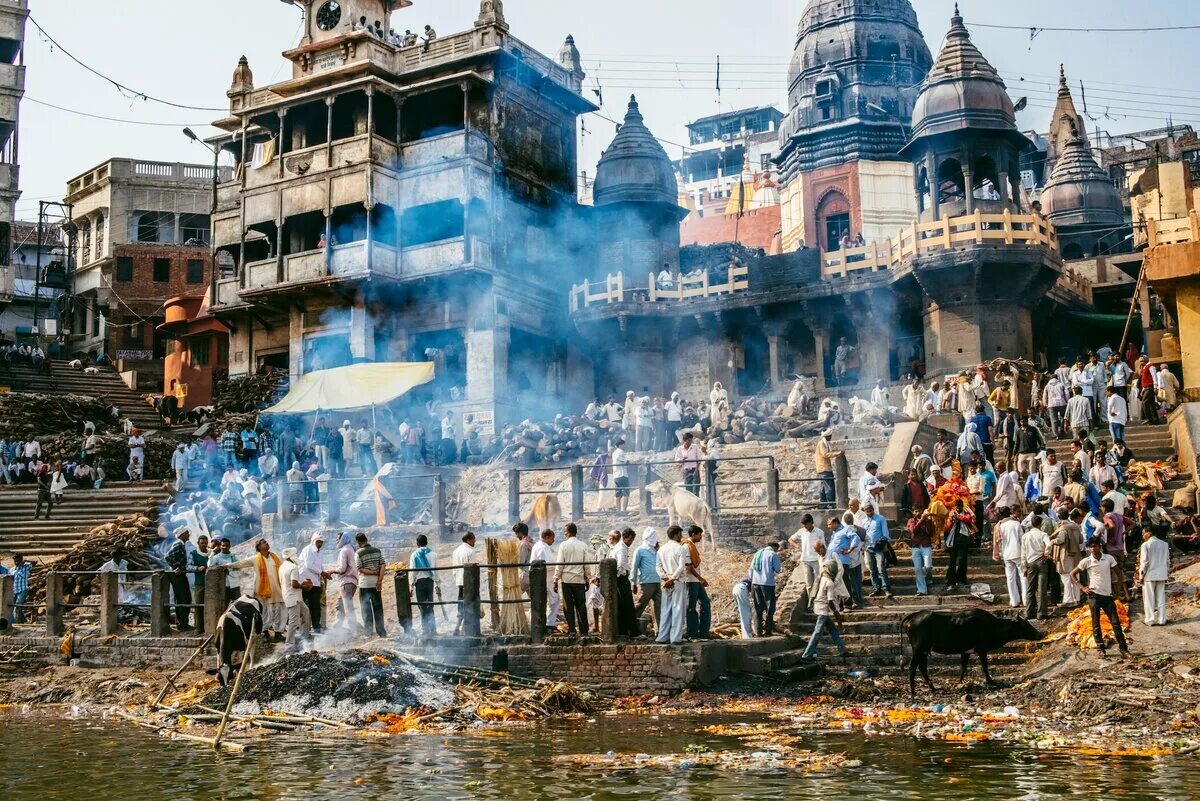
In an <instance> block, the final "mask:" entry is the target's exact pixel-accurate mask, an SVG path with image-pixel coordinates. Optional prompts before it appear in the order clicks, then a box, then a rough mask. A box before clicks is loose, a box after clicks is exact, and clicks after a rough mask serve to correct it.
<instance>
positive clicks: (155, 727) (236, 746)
mask: <svg viewBox="0 0 1200 801" xmlns="http://www.w3.org/2000/svg"><path fill="white" fill-rule="evenodd" d="M113 712H115V713H116V714H117V715H118V716H119V717H122V718H124V719H125V720H128V721H129V722H130V723H133V724H134V725H137V726H141V727H142V728H143V729H150V730H151V731H156V732H159V731H165V732H167V734H168V735H169V736H170V737H171V739H180V740H192V741H193V742H197V743H205V744H207V745H211V746H212V747H213V748H217V747H222V748H227V749H229V750H230V751H234V752H236V753H239V754H240V753H242V752H244V751H245V750H246V749H247V746H246V744H245V743H235V742H231V741H226V742H219V741H218V740H216V739H214V738H212V737H203V736H201V735H199V734H184V733H183V732H181V731H176V730H174V729H172V728H170V727H169V726H164V725H162V724H158V723H147V722H146V721H144V720H139V719H138V718H136V717H134V716H133V715H131V714H129V713H128V712H125V711H123V710H120V709H114V710H113Z"/></svg>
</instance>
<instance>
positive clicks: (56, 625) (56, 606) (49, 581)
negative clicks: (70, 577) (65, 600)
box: [46, 571, 65, 637]
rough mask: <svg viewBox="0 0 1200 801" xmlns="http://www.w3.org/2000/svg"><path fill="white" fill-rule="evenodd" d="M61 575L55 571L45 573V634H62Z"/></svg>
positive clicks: (51, 635) (57, 635) (53, 635)
mask: <svg viewBox="0 0 1200 801" xmlns="http://www.w3.org/2000/svg"><path fill="white" fill-rule="evenodd" d="M63 631H65V629H64V628H63V606H62V576H61V575H60V574H58V573H55V572H53V571H52V572H50V573H48V574H47V575H46V636H48V637H61V636H62V635H63Z"/></svg>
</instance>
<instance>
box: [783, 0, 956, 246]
mask: <svg viewBox="0 0 1200 801" xmlns="http://www.w3.org/2000/svg"><path fill="white" fill-rule="evenodd" d="M931 64H932V58H931V56H930V53H929V47H928V46H927V45H926V44H925V38H924V37H923V36H922V35H921V29H920V27H919V26H918V24H917V14H916V12H915V11H914V10H913V7H912V4H911V3H910V2H909V0H809V3H808V5H807V6H806V7H805V9H804V12H803V14H802V15H801V17H800V25H799V29H798V32H797V35H796V47H795V51H794V53H793V54H792V63H791V67H790V68H789V70H788V106H789V108H788V114H787V118H786V119H785V120H784V122H783V124H782V126H781V129H780V134H779V142H780V152H779V158H778V161H779V165H780V169H781V177H782V185H783V188H782V191H781V197H780V203H781V205H782V228H783V242H782V244H783V249H784V250H785V251H791V250H795V249H796V248H797V247H799V246H800V245H801V243H803V244H806V245H807V246H808V247H813V248H821V249H822V250H835V249H836V248H837V245H838V242H839V241H840V240H841V239H842V237H843V236H847V235H848V236H849V237H850V238H851V239H854V238H856V237H857V236H859V235H861V236H863V237H864V239H865V240H866V241H867V242H880V241H883V240H884V239H886V238H887V237H889V236H891V235H892V234H893V233H894V231H895V229H897V228H899V227H901V226H904V225H907V224H909V223H911V222H912V221H913V220H914V219H915V218H916V200H915V197H914V193H913V165H912V164H911V162H909V160H908V159H905V158H902V157H901V156H900V155H899V153H900V149H901V148H902V147H903V146H904V144H905V142H906V141H907V140H908V135H909V127H910V125H911V119H912V114H913V104H914V101H915V100H916V94H915V92H913V91H912V88H913V87H916V86H917V85H919V84H920V83H921V81H922V80H924V78H925V75H926V73H927V72H928V71H929V67H930V65H931Z"/></svg>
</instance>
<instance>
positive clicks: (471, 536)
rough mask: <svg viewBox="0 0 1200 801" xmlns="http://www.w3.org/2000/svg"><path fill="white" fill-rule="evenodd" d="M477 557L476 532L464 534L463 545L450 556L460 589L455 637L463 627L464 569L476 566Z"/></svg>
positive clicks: (456, 584) (455, 582)
mask: <svg viewBox="0 0 1200 801" xmlns="http://www.w3.org/2000/svg"><path fill="white" fill-rule="evenodd" d="M476 556H477V554H476V551H475V532H473V531H468V532H467V533H466V534H463V538H462V545H459V546H458V547H457V548H455V549H454V551H453V553H451V554H450V565H451V566H452V567H455V568H457V570H455V571H454V584H455V586H457V587H458V623H457V624H455V626H454V634H455V636H458V633H459V632H460V631H461V630H462V625H463V603H462V600H463V574H464V573H466V571H465V570H463V568H464V567H465V566H467V565H472V564H475V559H476Z"/></svg>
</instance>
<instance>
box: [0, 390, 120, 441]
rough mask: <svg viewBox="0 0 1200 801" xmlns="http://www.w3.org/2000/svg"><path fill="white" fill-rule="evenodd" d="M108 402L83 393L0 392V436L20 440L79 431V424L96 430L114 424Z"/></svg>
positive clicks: (115, 421) (114, 419) (115, 423)
mask: <svg viewBox="0 0 1200 801" xmlns="http://www.w3.org/2000/svg"><path fill="white" fill-rule="evenodd" d="M111 409H112V407H111V405H110V404H109V403H107V402H105V401H102V400H100V399H99V398H93V397H90V396H87V395H58V394H54V395H50V394H43V393H36V392H9V393H5V394H3V395H0V438H3V439H24V438H27V437H34V436H41V435H44V434H50V433H56V432H61V431H78V432H80V433H82V432H83V424H84V423H85V422H88V421H90V422H92V423H95V424H96V430H97V431H107V430H110V429H112V428H114V427H116V425H117V422H118V421H117V420H116V418H114V417H113V415H112V411H111Z"/></svg>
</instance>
